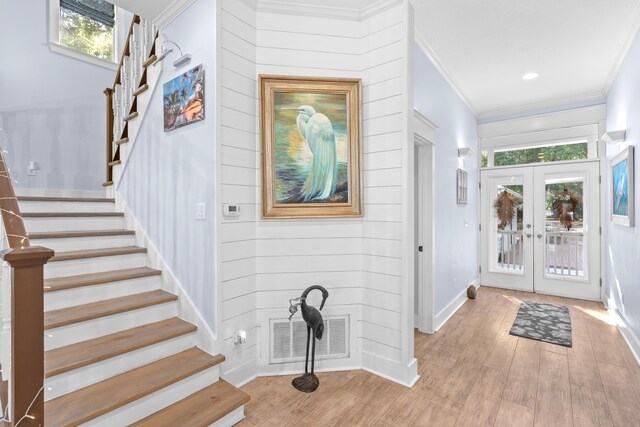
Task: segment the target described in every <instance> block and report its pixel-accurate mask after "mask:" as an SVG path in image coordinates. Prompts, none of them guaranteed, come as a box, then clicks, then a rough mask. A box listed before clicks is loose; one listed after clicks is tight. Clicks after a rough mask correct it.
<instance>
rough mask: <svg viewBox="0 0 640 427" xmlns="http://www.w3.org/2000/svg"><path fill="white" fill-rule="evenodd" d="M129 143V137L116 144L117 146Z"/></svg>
mask: <svg viewBox="0 0 640 427" xmlns="http://www.w3.org/2000/svg"><path fill="white" fill-rule="evenodd" d="M127 142H129V137H126V138H122V139H119V140H117V141H116V142H115V144H116V145H120V144H126V143H127Z"/></svg>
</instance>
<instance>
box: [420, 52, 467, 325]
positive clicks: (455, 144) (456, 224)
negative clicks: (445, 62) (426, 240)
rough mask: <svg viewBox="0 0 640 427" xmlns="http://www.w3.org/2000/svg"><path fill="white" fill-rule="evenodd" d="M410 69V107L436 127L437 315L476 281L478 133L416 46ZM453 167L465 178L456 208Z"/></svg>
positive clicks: (449, 88) (459, 102)
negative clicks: (467, 152) (465, 195)
mask: <svg viewBox="0 0 640 427" xmlns="http://www.w3.org/2000/svg"><path fill="white" fill-rule="evenodd" d="M414 67H415V68H414V103H415V107H416V109H417V110H418V111H420V112H421V113H422V114H424V115H425V116H426V117H427V118H428V119H429V120H431V121H432V122H434V123H435V124H436V125H437V126H438V129H437V130H436V148H435V163H436V167H435V176H436V183H435V188H436V192H435V223H436V227H435V228H436V235H435V247H436V260H435V261H436V268H435V280H436V282H435V292H436V304H435V310H436V314H437V313H439V312H440V311H441V310H442V309H444V308H445V307H446V306H447V304H449V303H450V302H451V301H452V300H453V299H454V298H455V297H456V296H457V295H458V294H460V292H462V291H464V289H465V288H466V287H467V286H468V285H469V284H470V283H471V282H473V281H474V280H476V278H477V276H478V234H479V233H478V221H477V216H478V190H477V188H478V157H477V156H478V129H477V120H476V117H475V116H474V114H473V113H472V112H471V110H469V108H468V107H467V106H466V104H465V103H464V102H463V101H462V100H461V99H460V98H459V97H458V95H457V94H456V93H455V92H454V90H453V89H452V88H451V86H449V84H448V83H447V82H446V80H445V79H444V78H443V77H442V75H441V74H440V73H439V72H438V70H437V69H436V67H435V66H434V65H433V64H432V63H431V61H430V60H429V58H427V56H426V55H425V54H424V53H423V52H422V50H420V49H419V48H418V47H417V46H416V47H415V58H414ZM459 147H471V148H473V150H474V151H475V152H476V154H475V156H473V157H472V158H470V159H468V160H465V161H462V160H460V159H458V148H459ZM458 168H462V169H465V170H466V171H467V172H468V173H469V203H468V204H467V205H458V204H456V169H458ZM465 219H466V220H467V221H468V226H465ZM454 282H455V283H454Z"/></svg>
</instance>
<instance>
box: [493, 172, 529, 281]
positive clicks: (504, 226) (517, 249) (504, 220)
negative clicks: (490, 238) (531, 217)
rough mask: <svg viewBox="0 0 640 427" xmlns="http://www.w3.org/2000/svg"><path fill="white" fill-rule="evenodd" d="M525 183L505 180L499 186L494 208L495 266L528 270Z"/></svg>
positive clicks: (513, 270)
mask: <svg viewBox="0 0 640 427" xmlns="http://www.w3.org/2000/svg"><path fill="white" fill-rule="evenodd" d="M523 200H524V187H523V185H522V184H512V183H509V184H507V183H502V184H497V185H496V186H495V193H494V200H493V211H494V216H495V219H496V221H495V225H493V224H492V230H493V231H495V240H494V241H495V242H496V246H495V248H494V249H493V255H494V256H493V263H492V264H493V269H494V270H500V271H505V270H506V271H512V272H523V271H524V242H523V240H522V237H523V232H522V230H523V215H524V205H523Z"/></svg>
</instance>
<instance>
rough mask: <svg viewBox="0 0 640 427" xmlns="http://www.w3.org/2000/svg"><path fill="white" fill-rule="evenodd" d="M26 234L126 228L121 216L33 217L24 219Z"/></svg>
mask: <svg viewBox="0 0 640 427" xmlns="http://www.w3.org/2000/svg"><path fill="white" fill-rule="evenodd" d="M24 226H25V228H26V229H27V232H28V233H33V232H37V231H80V230H122V229H124V228H126V226H125V221H124V218H123V217H121V216H105V217H97V216H92V217H42V218H40V217H35V218H30V217H27V218H24Z"/></svg>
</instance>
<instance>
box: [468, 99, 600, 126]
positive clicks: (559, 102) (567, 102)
mask: <svg viewBox="0 0 640 427" xmlns="http://www.w3.org/2000/svg"><path fill="white" fill-rule="evenodd" d="M605 98H606V97H605V95H604V94H603V93H601V92H593V93H589V94H586V95H578V96H569V97H565V98H556V99H552V100H549V101H542V102H536V103H533V104H526V105H520V106H517V107H508V108H500V109H497V110H490V111H485V112H483V113H480V114H479V115H478V120H480V121H484V120H485V119H491V118H495V117H500V119H499V121H502V120H509V119H517V118H519V117H505V116H509V115H517V114H520V113H528V112H531V113H533V114H532V115H537V114H544V112H538V113H536V112H535V110H544V109H547V108H553V107H562V106H567V108H566V109H567V110H569V109H575V108H581V107H576V106H572V105H571V104H579V103H581V102H590V101H593V102H594V104H593V105H598V104H604V103H605V102H606V99H605ZM497 121H498V120H497ZM487 123H488V122H487Z"/></svg>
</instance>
